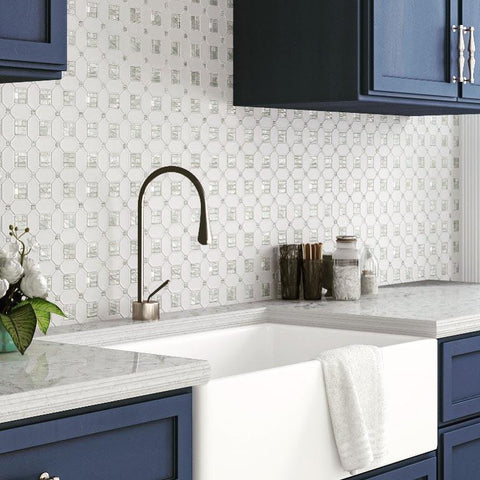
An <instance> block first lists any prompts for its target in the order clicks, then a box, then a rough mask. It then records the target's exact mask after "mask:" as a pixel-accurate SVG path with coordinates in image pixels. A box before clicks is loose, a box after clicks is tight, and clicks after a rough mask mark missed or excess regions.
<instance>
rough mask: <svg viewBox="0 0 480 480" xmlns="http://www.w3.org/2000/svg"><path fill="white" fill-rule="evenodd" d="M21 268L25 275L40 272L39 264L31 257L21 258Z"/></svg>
mask: <svg viewBox="0 0 480 480" xmlns="http://www.w3.org/2000/svg"><path fill="white" fill-rule="evenodd" d="M23 270H24V272H25V275H31V274H34V273H40V266H39V265H38V263H35V262H34V261H33V260H32V259H31V258H25V259H24V260H23Z"/></svg>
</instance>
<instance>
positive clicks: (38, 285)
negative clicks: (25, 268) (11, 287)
mask: <svg viewBox="0 0 480 480" xmlns="http://www.w3.org/2000/svg"><path fill="white" fill-rule="evenodd" d="M20 288H21V289H22V292H23V293H24V294H25V295H26V296H27V297H30V298H34V297H39V298H47V293H48V285H47V279H46V278H45V277H44V276H43V275H42V274H41V273H38V272H33V273H30V274H28V275H25V276H24V277H23V278H22V281H21V283H20Z"/></svg>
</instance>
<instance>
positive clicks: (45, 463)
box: [0, 394, 192, 480]
mask: <svg viewBox="0 0 480 480" xmlns="http://www.w3.org/2000/svg"><path fill="white" fill-rule="evenodd" d="M191 437H192V431H191V394H182V395H177V396H173V397H167V398H162V399H160V400H152V401H148V402H143V403H138V404H133V405H128V406H121V407H115V408H111V409H107V410H101V411H98V412H93V413H86V414H80V415H76V416H72V417H66V418H61V419H57V420H51V421H46V422H42V423H37V424H32V425H27V426H24V427H17V428H12V429H9V430H3V431H0V480H35V479H38V477H39V475H40V474H41V473H42V472H48V473H49V474H50V476H52V477H53V476H58V477H60V478H61V479H66V480H84V479H88V480H114V479H119V480H123V479H125V480H126V479H130V478H131V479H141V480H192V464H191V462H192V438H191Z"/></svg>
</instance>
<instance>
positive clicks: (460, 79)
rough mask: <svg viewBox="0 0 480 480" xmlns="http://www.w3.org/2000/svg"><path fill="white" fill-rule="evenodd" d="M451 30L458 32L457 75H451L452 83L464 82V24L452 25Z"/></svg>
mask: <svg viewBox="0 0 480 480" xmlns="http://www.w3.org/2000/svg"><path fill="white" fill-rule="evenodd" d="M452 31H454V32H458V77H457V76H456V75H454V76H453V78H452V82H453V83H457V82H458V83H465V82H466V80H467V79H466V78H465V77H464V76H463V71H464V70H465V39H464V38H463V36H464V35H465V26H464V25H458V26H457V25H453V27H452Z"/></svg>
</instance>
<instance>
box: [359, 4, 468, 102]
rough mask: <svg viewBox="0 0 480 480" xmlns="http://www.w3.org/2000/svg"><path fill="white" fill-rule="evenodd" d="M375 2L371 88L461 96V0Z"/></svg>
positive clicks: (447, 97) (448, 97)
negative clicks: (458, 79)
mask: <svg viewBox="0 0 480 480" xmlns="http://www.w3.org/2000/svg"><path fill="white" fill-rule="evenodd" d="M472 1H476V0H472ZM370 2H371V3H370V5H369V6H370V22H371V29H370V35H371V41H370V49H371V51H370V55H371V58H372V59H373V65H371V70H370V75H371V80H370V90H371V93H379V94H380V93H381V94H383V95H385V94H402V96H404V95H405V94H409V95H418V96H422V97H426V96H428V97H441V98H443V100H451V101H456V100H457V98H458V93H459V89H458V84H454V83H453V82H452V81H451V79H452V75H455V74H456V71H455V69H456V68H457V67H456V65H455V62H452V60H455V58H456V56H455V54H456V51H457V44H456V42H455V33H454V32H452V29H451V26H452V25H453V24H457V21H458V0H422V1H418V0H370Z"/></svg>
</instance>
